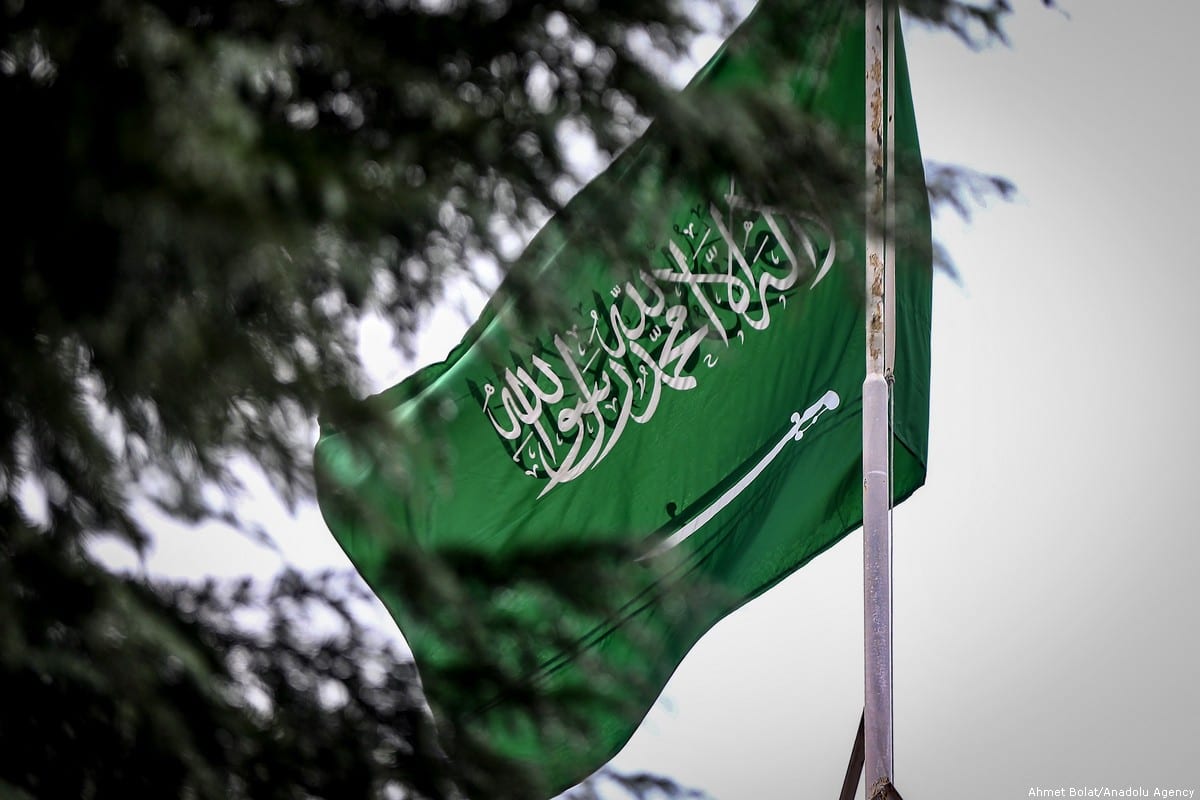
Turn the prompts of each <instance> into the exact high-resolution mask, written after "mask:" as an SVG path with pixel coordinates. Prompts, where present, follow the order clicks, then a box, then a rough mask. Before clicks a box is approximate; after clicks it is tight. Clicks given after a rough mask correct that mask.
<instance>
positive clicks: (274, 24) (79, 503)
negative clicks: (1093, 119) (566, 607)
mask: <svg viewBox="0 0 1200 800" xmlns="http://www.w3.org/2000/svg"><path fill="white" fill-rule="evenodd" d="M735 6H736V3H734V2H733V0H693V2H691V3H689V4H683V3H678V2H670V1H669V0H605V2H603V3H599V2H594V1H593V0H543V1H541V2H523V0H342V1H341V2H308V1H306V0H233V1H232V2H203V1H201V0H144V1H142V2H97V3H85V4H62V3H34V2H23V0H4V2H3V3H2V4H0V108H3V109H4V114H5V121H4V124H3V125H0V167H2V169H0V174H3V175H4V185H3V191H4V193H5V195H6V198H7V202H6V203H5V208H6V210H5V212H4V214H5V225H4V233H3V235H2V236H0V263H3V265H4V274H5V276H6V279H7V289H6V291H4V292H3V293H0V554H2V555H0V573H2V575H0V681H2V683H3V685H4V687H5V690H4V694H5V698H6V701H5V703H4V706H3V710H2V711H0V753H3V754H4V755H3V756H0V794H5V795H6V796H7V795H15V796H18V797H38V798H41V797H47V798H50V797H53V798H58V797H96V798H105V797H130V796H155V797H197V798H218V797H220V798H237V797H255V798H258V797H272V798H273V797H280V798H285V797H286V798H291V797H405V796H422V797H430V798H434V797H452V796H462V795H465V796H470V797H514V798H519V797H532V796H535V795H536V791H537V789H536V787H537V780H536V775H534V776H530V775H528V774H525V773H523V772H522V771H521V770H519V769H518V768H516V767H513V766H512V765H504V764H502V763H499V762H490V761H488V760H487V758H486V754H484V753H473V754H472V759H471V760H470V763H471V764H473V765H474V766H473V767H472V768H471V769H470V770H468V769H466V767H464V766H463V765H464V764H466V763H468V760H466V759H463V760H462V761H460V760H459V759H457V758H449V757H447V756H446V754H445V753H444V752H443V751H442V750H441V749H439V747H440V745H437V744H435V739H434V738H433V737H432V736H431V735H430V732H429V730H428V725H429V723H428V721H427V718H426V716H425V713H424V711H423V707H422V705H421V701H420V697H419V692H418V691H417V689H416V681H415V677H414V674H413V671H412V668H411V665H409V664H407V663H406V662H405V661H404V659H403V658H402V657H401V656H399V655H398V654H397V653H395V652H394V651H393V649H392V648H391V645H390V644H388V643H387V642H384V641H380V640H377V639H376V638H373V637H372V636H370V635H368V634H367V633H366V632H364V631H363V630H362V629H361V627H359V626H358V625H357V623H356V622H355V621H354V618H353V615H352V614H350V613H348V612H345V609H346V608H347V603H348V602H349V599H348V598H350V597H352V595H353V592H354V591H355V590H354V589H353V585H354V584H352V583H350V584H346V585H342V584H340V583H339V582H338V581H336V580H334V579H332V578H328V577H317V578H303V577H300V576H295V575H288V576H285V577H284V578H282V579H280V581H279V582H278V583H277V585H276V586H275V587H274V588H273V589H270V590H257V591H256V590H255V589H254V588H253V587H251V586H249V585H248V584H237V585H234V586H228V587H219V586H215V585H203V586H177V585H170V584H166V583H161V582H152V581H147V580H145V579H136V578H131V577H127V576H121V575H114V574H111V573H109V572H108V571H106V570H105V569H104V568H102V567H100V566H98V565H97V564H96V563H95V561H94V560H93V559H92V558H91V557H90V556H89V554H88V552H87V549H86V546H85V544H86V540H87V538H88V537H89V536H91V535H94V534H100V533H104V534H112V535H117V536H120V537H123V538H124V539H125V540H126V541H128V542H129V543H130V544H131V545H132V546H133V547H138V548H140V547H142V546H144V544H145V542H146V541H147V532H146V531H145V530H143V528H142V525H141V524H140V523H139V521H138V520H137V519H135V518H134V516H133V515H132V514H131V511H130V508H131V501H132V500H133V498H135V497H145V498H149V499H150V500H152V501H153V502H154V503H156V504H157V505H159V506H160V507H161V508H162V509H164V510H165V511H166V512H167V513H169V514H171V515H174V516H175V517H177V518H180V519H182V520H185V521H199V520H203V519H209V518H213V517H219V518H226V519H227V521H229V522H231V523H233V524H238V522H239V521H238V520H237V519H235V518H232V517H231V516H230V515H229V512H228V511H226V510H224V509H225V506H224V505H223V504H221V503H219V502H214V501H213V498H214V497H221V496H223V495H225V494H226V493H228V492H232V491H236V489H237V482H236V480H235V479H234V478H233V476H232V475H231V473H230V471H229V466H228V465H229V464H230V459H231V457H232V456H233V455H234V454H245V455H248V456H249V457H250V458H251V459H252V460H253V461H254V462H255V463H257V464H258V465H259V466H260V467H261V468H262V469H263V470H264V471H265V472H266V474H267V475H268V476H269V477H270V478H271V479H272V481H273V485H274V486H275V487H276V489H277V490H278V491H279V492H280V493H281V495H282V496H284V497H285V498H286V499H287V500H288V501H289V502H294V501H295V500H296V499H297V498H301V497H305V496H307V494H308V493H309V492H310V491H311V476H310V474H309V473H310V469H311V468H310V452H309V450H310V447H311V443H312V442H311V439H310V431H311V429H312V422H311V420H312V418H313V417H314V416H315V415H316V413H317V412H320V413H321V414H322V415H323V416H324V417H325V418H327V419H329V420H331V421H332V422H334V423H335V424H345V425H348V426H349V425H359V426H362V425H371V423H372V422H373V420H372V419H371V418H370V414H371V406H370V405H369V404H366V405H364V404H362V403H360V402H358V401H356V400H355V398H356V397H358V396H360V395H361V394H362V393H363V389H362V380H361V365H360V364H359V363H358V357H357V354H356V337H357V330H358V327H357V326H358V323H359V321H360V320H361V318H362V317H363V315H364V314H366V313H378V314H381V315H382V316H383V317H384V318H386V319H387V320H388V321H389V322H390V323H391V324H392V326H393V327H394V330H395V332H396V335H397V341H398V342H399V343H400V344H401V345H403V344H404V343H405V342H406V341H407V340H408V337H410V335H411V334H412V332H413V329H414V326H415V325H416V323H417V313H418V311H419V310H420V309H421V308H423V307H424V306H425V305H427V304H428V303H429V302H431V301H432V300H433V299H435V298H437V297H438V295H439V292H440V291H441V289H442V287H444V286H445V284H446V282H447V280H449V279H450V278H452V277H454V276H456V275H464V274H468V275H469V274H470V272H471V269H472V265H473V264H477V263H480V260H481V259H483V260H488V259H490V260H492V261H495V262H497V263H499V264H500V265H501V266H503V265H504V264H506V263H507V262H508V261H509V260H510V259H511V258H512V257H514V256H515V255H516V252H517V251H518V250H519V249H520V242H521V241H523V239H524V238H525V236H526V235H527V233H528V232H529V231H530V230H532V229H533V228H534V227H536V225H538V224H539V223H540V222H541V221H542V220H544V219H545V218H546V216H547V215H548V214H552V213H562V212H563V208H562V206H563V203H564V202H565V200H566V199H567V197H568V196H569V195H570V193H571V191H572V190H573V189H574V188H575V187H577V186H578V184H579V181H580V176H578V175H576V174H575V172H574V171H573V169H574V168H573V167H572V165H571V162H570V161H569V160H568V159H567V157H566V151H567V149H568V148H569V147H570V146H571V145H572V144H573V143H576V142H578V141H580V140H590V141H592V142H593V143H594V144H595V145H596V147H597V148H598V151H599V153H600V154H601V156H604V157H606V156H610V155H612V154H613V153H615V152H616V151H617V150H619V149H620V148H621V147H622V146H624V145H625V144H627V143H628V142H629V141H630V140H631V139H632V138H633V137H634V136H635V135H636V134H637V133H638V132H640V130H641V129H642V128H643V127H644V120H645V119H648V118H653V119H656V120H657V123H656V124H657V125H658V126H659V134H660V135H661V137H662V141H663V143H664V147H665V151H666V154H667V158H668V159H669V162H670V163H671V164H672V165H673V166H676V167H677V168H678V170H679V171H680V173H681V174H701V175H727V174H729V173H730V172H733V171H736V172H737V173H738V174H741V175H748V176H751V177H754V178H757V179H758V180H759V181H760V182H763V183H774V184H777V187H776V188H777V190H778V193H780V194H785V193H786V192H787V190H788V186H787V185H786V184H781V182H785V181H789V180H790V181H792V182H793V184H794V186H793V187H792V188H794V189H796V190H797V191H799V187H801V186H803V190H804V191H812V190H813V188H814V187H823V186H829V187H834V188H836V189H838V190H839V193H840V194H841V195H843V196H846V197H847V202H848V203H850V204H853V203H856V202H857V200H856V199H855V198H856V197H857V196H858V195H857V193H856V187H857V183H856V182H857V181H858V176H857V175H856V172H857V171H858V169H857V167H858V165H857V164H853V163H850V162H849V161H848V160H847V159H846V158H844V157H843V154H841V153H839V152H838V151H837V150H836V147H835V146H834V145H833V143H831V142H830V141H828V138H827V137H822V136H820V135H818V132H817V131H816V130H815V129H814V128H813V125H812V124H811V122H810V121H806V120H803V119H797V118H796V117H795V112H794V110H792V109H790V108H789V107H788V106H787V104H786V103H784V102H781V101H780V100H779V98H776V97H771V96H770V95H769V94H768V93H765V92H764V93H762V94H761V95H756V94H754V93H747V94H746V96H745V97H743V98H742V99H741V102H740V103H739V104H738V105H737V106H736V107H726V108H724V109H723V110H722V113H721V114H716V115H713V114H704V113H701V112H700V111H698V110H697V109H696V108H695V107H693V106H689V105H686V104H684V103H681V102H680V101H679V100H678V98H677V96H676V95H675V94H674V93H673V92H672V90H671V88H670V87H667V86H664V83H663V80H662V78H661V73H662V71H663V65H664V64H668V63H670V62H671V61H672V60H675V59H678V58H679V57H680V56H681V54H683V53H684V52H685V50H686V47H687V44H688V42H689V41H690V39H691V37H692V36H693V35H694V34H695V33H696V31H697V25H698V24H699V23H698V21H699V20H704V21H705V24H706V25H707V26H708V27H711V28H715V29H719V30H721V31H725V30H728V28H729V27H730V25H731V24H732V22H733V20H734V19H735V17H736V16H737V9H736V7H735ZM803 6H804V3H802V2H797V0H788V2H781V3H779V4H778V6H777V7H772V10H771V11H770V13H772V14H775V15H777V19H778V23H777V24H776V25H774V26H773V30H776V31H777V32H778V34H777V38H778V41H775V42H772V43H770V46H774V47H779V48H787V47H788V46H789V43H790V41H791V37H792V36H793V35H794V31H795V30H797V29H803V21H804V14H803ZM908 6H909V10H910V12H911V13H912V14H914V15H915V16H917V17H919V18H922V19H925V20H927V21H929V22H931V23H933V24H938V25H943V26H946V27H950V28H952V29H955V30H957V31H958V32H960V33H962V34H963V35H965V36H970V35H974V34H975V32H979V33H981V34H983V35H985V36H987V35H994V34H996V33H998V31H999V28H998V24H999V21H1000V19H1001V18H1002V16H1003V14H1004V13H1005V12H1006V11H1007V5H1006V3H1005V2H1003V0H992V2H991V3H990V4H989V5H983V6H973V5H970V4H964V3H960V2H954V1H953V0H912V1H911V2H909V3H908ZM784 132H788V133H786V134H785V133H784ZM806 134H811V135H806ZM766 141H770V142H771V147H764V146H762V143H763V142H766ZM783 164H787V165H788V169H786V170H785V169H781V168H780V167H781V165H783ZM944 177H945V180H944V181H940V182H939V183H938V185H937V186H935V193H937V194H938V195H939V196H943V197H949V198H955V197H957V196H958V192H957V190H956V188H955V187H956V186H957V185H958V184H956V183H955V181H956V180H957V177H956V176H954V175H951V174H947V175H946V176H944ZM610 206H611V207H609V206H606V208H605V213H606V215H607V216H606V221H607V224H606V226H605V227H606V229H607V230H621V229H622V223H621V214H622V213H632V212H631V210H630V209H627V208H622V204H620V203H611V204H610ZM615 246H619V242H616V243H615ZM538 288H539V287H536V286H526V287H524V291H523V292H522V293H520V294H521V298H522V301H523V302H525V303H526V304H527V305H526V308H527V310H529V311H531V312H532V311H535V310H539V309H543V308H545V307H546V306H547V304H548V303H549V302H550V301H552V299H553V298H552V297H547V296H546V294H547V293H546V292H544V291H543V292H539V291H538ZM374 421H375V422H377V420H374ZM374 429H376V430H382V431H384V432H386V429H385V428H384V427H381V426H378V425H375V426H374ZM28 492H32V495H30V494H27V493H28ZM22 496H24V497H29V496H38V497H44V506H45V513H44V514H40V513H34V511H33V509H32V508H31V507H30V505H29V504H28V503H26V504H23V503H22V502H21V500H20V499H19V497H22ZM35 505H36V504H35ZM315 608H324V609H325V610H326V611H327V612H328V611H333V612H334V616H335V617H336V618H337V619H340V620H341V624H340V626H335V627H336V628H337V630H336V632H335V633H331V634H329V635H328V636H325V637H318V636H316V635H313V634H311V633H309V631H310V629H311V624H310V617H309V616H308V614H309V613H316V612H314V611H313V609H315ZM255 609H257V610H258V612H261V613H260V617H261V616H265V618H266V619H268V620H269V622H268V623H267V624H266V625H261V624H250V623H248V622H247V621H246V619H247V618H248V617H247V614H246V612H247V611H249V610H255ZM481 764H482V765H485V767H486V768H480V766H479V765H481ZM629 785H630V787H631V790H632V791H637V792H641V791H642V790H648V791H659V789H660V788H662V787H659V786H658V784H657V782H656V781H654V780H652V779H649V778H646V777H644V776H640V777H635V778H634V779H632V780H631V781H630V783H629ZM668 788H669V785H668Z"/></svg>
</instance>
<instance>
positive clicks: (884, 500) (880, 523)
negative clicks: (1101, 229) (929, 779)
mask: <svg viewBox="0 0 1200 800" xmlns="http://www.w3.org/2000/svg"><path fill="white" fill-rule="evenodd" d="M865 2H866V47H865V56H866V169H867V180H868V195H867V209H866V214H867V226H866V229H867V240H866V265H865V266H866V291H867V297H866V299H867V309H866V351H867V352H866V356H867V358H866V361H867V363H866V373H867V374H866V380H865V381H864V382H863V611H864V656H865V687H864V688H865V702H864V709H863V713H864V750H865V752H864V776H865V781H864V782H865V784H866V788H867V797H868V798H869V800H870V799H872V798H875V797H879V796H883V797H887V796H888V795H887V794H881V793H883V792H886V791H887V789H888V788H890V786H891V783H892V563H891V515H890V509H889V506H890V496H889V495H890V486H891V463H890V458H889V455H890V452H889V446H890V443H891V430H890V415H889V391H890V385H889V379H890V374H889V373H890V370H889V368H888V367H889V365H888V361H889V358H888V355H889V342H888V338H889V337H888V336H887V334H888V333H889V332H890V329H891V328H892V325H891V323H890V321H889V317H890V315H891V314H892V313H893V312H894V309H892V308H890V302H888V301H889V300H890V298H889V297H887V296H886V295H887V291H886V290H887V287H888V286H889V284H891V283H892V281H891V279H890V277H889V274H888V273H889V271H890V270H891V268H892V264H891V263H889V259H888V257H887V256H888V255H890V253H889V252H888V251H889V250H890V248H889V247H888V243H887V238H888V237H889V236H890V231H889V230H888V226H887V223H888V221H889V220H888V219H887V216H888V215H887V211H886V206H887V195H888V192H887V187H886V186H885V183H886V179H887V175H888V169H887V167H888V164H887V163H886V161H887V159H885V153H887V154H888V155H890V152H888V150H890V148H886V149H885V141H886V139H888V138H890V137H889V136H888V132H889V131H888V129H889V128H890V125H885V118H884V110H885V102H886V94H885V91H884V82H885V80H888V81H889V82H890V77H891V76H890V74H885V73H890V71H888V70H885V64H886V63H887V60H886V59H885V49H884V28H885V24H884V23H885V17H884V0H865ZM888 88H889V89H890V86H889V87H888ZM888 121H889V122H890V120H888Z"/></svg>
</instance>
